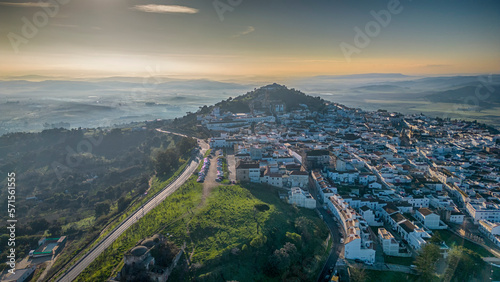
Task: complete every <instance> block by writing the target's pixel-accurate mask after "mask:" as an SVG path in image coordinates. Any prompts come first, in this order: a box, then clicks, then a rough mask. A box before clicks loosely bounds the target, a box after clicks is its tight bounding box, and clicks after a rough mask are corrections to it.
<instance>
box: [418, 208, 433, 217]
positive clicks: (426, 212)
mask: <svg viewBox="0 0 500 282" xmlns="http://www.w3.org/2000/svg"><path fill="white" fill-rule="evenodd" d="M418 212H419V213H421V214H422V215H423V216H428V215H430V214H432V213H433V212H432V211H431V210H430V209H428V208H420V209H418Z"/></svg>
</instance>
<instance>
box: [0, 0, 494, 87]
mask: <svg viewBox="0 0 500 282" xmlns="http://www.w3.org/2000/svg"><path fill="white" fill-rule="evenodd" d="M398 2H399V4H398ZM214 5H215V6H217V8H216V7H214ZM388 7H390V8H388ZM372 11H373V12H376V13H379V14H380V15H382V16H381V19H379V21H380V22H381V23H378V22H376V19H375V18H374V16H373V12H372ZM387 15H390V20H387ZM356 28H359V29H356ZM366 28H368V31H366ZM356 30H358V32H357V31H356ZM359 30H361V31H362V32H363V34H362V35H360V34H359ZM367 32H368V33H369V34H368V35H367ZM0 33H1V40H0V76H1V77H6V76H19V75H32V74H34V75H49V76H66V77H67V76H69V77H100V76H134V75H140V76H144V75H145V74H147V73H148V72H151V70H154V71H155V72H158V73H157V74H156V75H165V76H172V77H173V76H179V77H197V78H211V79H231V78H233V79H245V78H248V79H251V78H259V77H294V76H312V75H326V74H333V75H334V74H356V73H375V72H380V73H387V72H397V73H404V74H418V75H420V74H430V75H436V74H464V73H500V36H499V34H500V1H497V0H491V1H472V0H467V1H457V0H454V1H451V0H443V1H409V0H401V1H394V0H389V1H386V0H383V1H368V0H367V1H335V0H325V1H306V0H302V1H299V0H274V1H273V0H265V1H264V0H217V1H212V0H185V1H167V0H164V1H155V0H146V1H138V0H137V1H136V0H52V1H47V2H36V1H14V0H11V1H4V0H0ZM356 35H357V37H359V38H357V39H359V40H357V41H355V36H356ZM363 38H364V39H366V38H368V39H369V42H367V41H366V40H364V41H363V40H362V39H363ZM356 42H357V43H356ZM341 46H343V48H344V51H343V50H342V47H341ZM346 53H350V56H349V57H350V59H347V58H346V56H345V54H346Z"/></svg>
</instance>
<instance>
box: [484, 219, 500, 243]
mask: <svg viewBox="0 0 500 282" xmlns="http://www.w3.org/2000/svg"><path fill="white" fill-rule="evenodd" d="M479 231H481V233H483V234H485V235H486V236H487V237H488V239H490V240H491V241H493V243H495V245H497V246H498V247H500V224H499V223H493V222H489V221H487V220H479Z"/></svg>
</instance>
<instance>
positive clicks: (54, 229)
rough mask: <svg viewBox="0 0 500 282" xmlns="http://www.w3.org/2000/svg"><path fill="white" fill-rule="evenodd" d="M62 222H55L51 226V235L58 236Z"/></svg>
mask: <svg viewBox="0 0 500 282" xmlns="http://www.w3.org/2000/svg"><path fill="white" fill-rule="evenodd" d="M61 229H62V228H61V224H60V223H59V222H57V221H56V222H54V223H52V225H50V227H49V233H50V236H56V235H58V234H59V233H60V232H61Z"/></svg>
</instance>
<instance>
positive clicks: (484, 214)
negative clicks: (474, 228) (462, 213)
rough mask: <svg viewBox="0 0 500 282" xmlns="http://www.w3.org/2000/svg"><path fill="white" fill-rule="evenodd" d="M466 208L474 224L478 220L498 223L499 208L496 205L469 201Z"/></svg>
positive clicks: (499, 216) (499, 218) (499, 220)
mask: <svg viewBox="0 0 500 282" xmlns="http://www.w3.org/2000/svg"><path fill="white" fill-rule="evenodd" d="M466 207H467V211H468V212H469V214H470V216H471V217H472V218H474V223H476V224H477V223H478V222H479V221H480V220H486V221H490V222H500V208H499V206H498V205H497V204H494V203H491V202H480V201H478V200H471V201H470V202H468V203H467V206H466Z"/></svg>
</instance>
